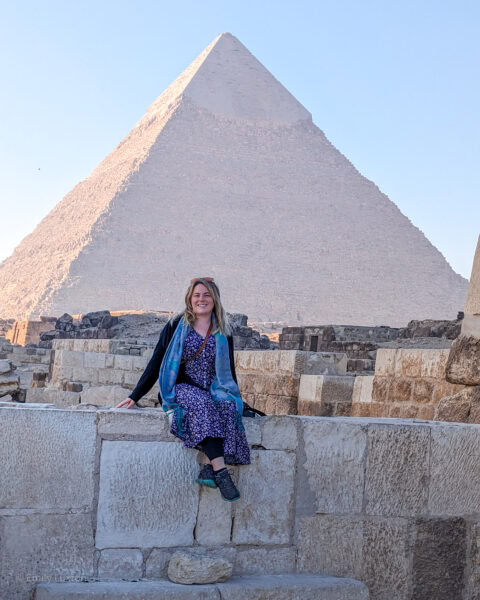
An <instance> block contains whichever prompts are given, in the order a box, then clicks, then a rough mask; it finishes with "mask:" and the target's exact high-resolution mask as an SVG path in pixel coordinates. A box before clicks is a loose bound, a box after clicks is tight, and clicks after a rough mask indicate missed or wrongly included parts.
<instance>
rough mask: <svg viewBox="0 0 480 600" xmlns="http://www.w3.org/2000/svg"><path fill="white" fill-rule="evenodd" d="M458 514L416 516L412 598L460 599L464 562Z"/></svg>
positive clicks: (462, 525) (463, 532) (461, 522)
mask: <svg viewBox="0 0 480 600" xmlns="http://www.w3.org/2000/svg"><path fill="white" fill-rule="evenodd" d="M466 545H467V544H466V525H465V521H464V519H462V518H459V517H457V518H451V519H418V520H417V535H416V540H415V547H414V552H413V593H412V596H411V598H412V600H432V599H433V598H435V600H462V599H463V598H464V595H463V589H464V584H465V580H464V572H465V565H466Z"/></svg>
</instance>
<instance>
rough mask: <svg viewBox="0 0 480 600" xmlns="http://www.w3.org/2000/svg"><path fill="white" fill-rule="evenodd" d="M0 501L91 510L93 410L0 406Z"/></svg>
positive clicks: (18, 505) (19, 505)
mask: <svg viewBox="0 0 480 600" xmlns="http://www.w3.org/2000/svg"><path fill="white" fill-rule="evenodd" d="M0 414H1V416H0V454H1V456H3V457H4V460H3V464H2V468H1V469H0V506H1V507H2V508H25V509H62V510H63V509H65V510H71V509H76V510H84V511H87V510H91V509H92V503H93V491H94V472H95V448H96V425H95V415H94V414H91V413H87V412H81V413H77V412H71V411H68V410H65V411H64V410H42V409H37V408H24V409H22V410H12V409H9V408H3V409H0Z"/></svg>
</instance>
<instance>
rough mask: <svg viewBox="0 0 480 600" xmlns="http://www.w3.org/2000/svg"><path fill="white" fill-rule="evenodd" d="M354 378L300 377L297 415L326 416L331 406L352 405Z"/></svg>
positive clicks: (329, 376) (328, 376)
mask: <svg viewBox="0 0 480 600" xmlns="http://www.w3.org/2000/svg"><path fill="white" fill-rule="evenodd" d="M354 382H355V378H354V377H349V376H340V375H338V376H337V375H335V376H331V375H302V376H301V377H300V388H299V394H298V414H300V415H308V416H328V415H329V414H330V412H331V408H330V407H332V406H336V405H338V404H342V406H343V405H345V406H347V405H348V406H350V405H351V403H352V393H353V385H354Z"/></svg>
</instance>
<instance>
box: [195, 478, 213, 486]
mask: <svg viewBox="0 0 480 600" xmlns="http://www.w3.org/2000/svg"><path fill="white" fill-rule="evenodd" d="M195 481H196V482H197V483H198V484H199V485H206V486H207V487H209V488H216V487H218V486H217V484H216V483H215V482H214V481H213V479H196V480H195Z"/></svg>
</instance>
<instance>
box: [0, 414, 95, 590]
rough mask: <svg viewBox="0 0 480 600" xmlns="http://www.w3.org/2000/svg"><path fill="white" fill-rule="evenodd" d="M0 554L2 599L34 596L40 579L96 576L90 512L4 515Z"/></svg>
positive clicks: (1, 522) (0, 531)
mask: <svg viewBox="0 0 480 600" xmlns="http://www.w3.org/2000/svg"><path fill="white" fill-rule="evenodd" d="M37 412H39V411H37ZM0 556H1V557H2V559H1V561H0V585H1V587H0V593H1V598H2V600H3V598H5V600H7V599H8V600H27V599H29V598H31V597H32V593H33V590H34V589H35V585H36V583H37V582H39V581H52V580H57V581H58V580H60V581H62V580H65V579H69V578H70V579H72V578H74V577H93V557H94V543H93V529H92V519H91V516H90V514H88V513H84V514H59V515H54V514H28V515H16V516H13V515H12V516H1V517H0Z"/></svg>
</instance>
